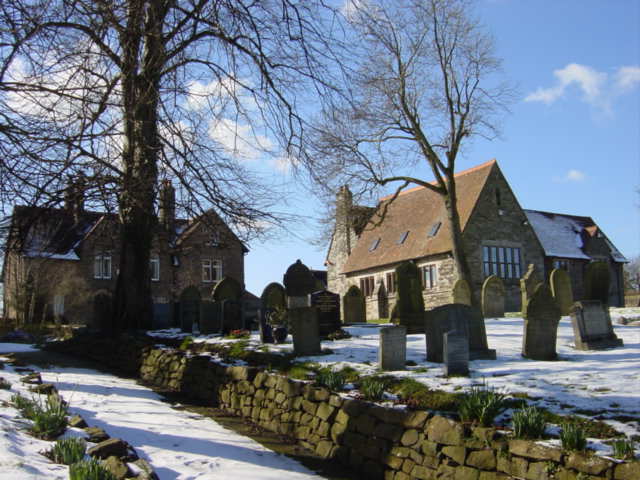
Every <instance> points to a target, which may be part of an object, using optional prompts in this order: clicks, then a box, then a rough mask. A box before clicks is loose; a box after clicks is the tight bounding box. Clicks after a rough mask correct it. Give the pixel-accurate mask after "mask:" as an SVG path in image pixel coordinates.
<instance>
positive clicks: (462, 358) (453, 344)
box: [443, 330, 469, 377]
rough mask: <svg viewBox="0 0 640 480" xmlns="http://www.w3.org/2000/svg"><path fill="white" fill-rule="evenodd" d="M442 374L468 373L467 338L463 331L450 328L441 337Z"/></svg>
mask: <svg viewBox="0 0 640 480" xmlns="http://www.w3.org/2000/svg"><path fill="white" fill-rule="evenodd" d="M443 357H444V374H445V376H447V377H450V376H452V375H464V376H468V375H469V339H468V338H467V337H466V336H465V334H464V332H459V331H457V330H452V331H450V332H446V333H445V334H444V337H443Z"/></svg>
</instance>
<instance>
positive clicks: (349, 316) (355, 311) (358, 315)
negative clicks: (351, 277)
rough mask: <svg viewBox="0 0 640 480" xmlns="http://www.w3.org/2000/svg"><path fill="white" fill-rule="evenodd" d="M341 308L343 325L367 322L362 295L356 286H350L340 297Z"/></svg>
mask: <svg viewBox="0 0 640 480" xmlns="http://www.w3.org/2000/svg"><path fill="white" fill-rule="evenodd" d="M342 306H343V317H344V321H345V323H364V322H366V321H367V315H366V306H365V300H364V295H362V291H361V290H360V289H359V288H358V287H357V286H356V285H351V286H350V287H349V289H348V290H347V293H345V295H344V297H342Z"/></svg>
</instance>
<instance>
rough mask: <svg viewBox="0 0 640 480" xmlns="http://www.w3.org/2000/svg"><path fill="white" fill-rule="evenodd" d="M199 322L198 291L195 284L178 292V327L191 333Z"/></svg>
mask: <svg viewBox="0 0 640 480" xmlns="http://www.w3.org/2000/svg"><path fill="white" fill-rule="evenodd" d="M199 322H200V292H199V291H198V289H197V288H196V287H195V286H193V285H192V286H190V287H187V288H185V289H184V290H183V291H182V293H181V294H180V329H181V330H182V331H183V332H187V333H191V332H192V331H193V327H194V325H197V324H198V323H199Z"/></svg>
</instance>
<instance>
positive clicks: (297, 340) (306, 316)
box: [289, 307, 321, 356]
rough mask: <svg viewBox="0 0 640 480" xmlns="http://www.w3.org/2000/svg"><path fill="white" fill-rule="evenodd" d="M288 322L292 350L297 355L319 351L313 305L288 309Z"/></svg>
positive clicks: (318, 332)
mask: <svg viewBox="0 0 640 480" xmlns="http://www.w3.org/2000/svg"><path fill="white" fill-rule="evenodd" d="M289 324H290V325H291V330H292V336H293V352H294V353H295V354H296V355H297V356H306V355H317V354H319V353H320V351H321V349H320V330H319V328H318V311H317V310H316V309H315V308H314V307H304V308H294V309H291V310H289Z"/></svg>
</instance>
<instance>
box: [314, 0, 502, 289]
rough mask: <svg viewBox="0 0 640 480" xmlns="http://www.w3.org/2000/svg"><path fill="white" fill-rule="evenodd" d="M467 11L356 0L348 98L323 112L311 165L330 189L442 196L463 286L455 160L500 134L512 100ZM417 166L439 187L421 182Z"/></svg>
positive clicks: (463, 4) (445, 5)
mask: <svg viewBox="0 0 640 480" xmlns="http://www.w3.org/2000/svg"><path fill="white" fill-rule="evenodd" d="M471 10H472V5H471V4H470V2H467V1H465V0H409V1H406V2H394V1H391V0H390V1H387V0H371V1H364V0H362V1H356V0H351V3H350V4H348V5H347V8H346V17H347V20H348V22H349V23H350V24H351V25H352V26H353V27H354V29H355V38H357V40H358V41H357V42H353V44H352V57H351V58H352V60H353V63H354V68H353V71H352V72H351V74H350V76H349V81H348V85H347V86H346V87H345V89H347V90H348V93H349V101H348V102H347V101H341V102H336V104H335V105H333V108H332V109H330V110H325V111H324V114H323V115H322V117H321V118H320V119H319V121H318V124H317V130H316V134H317V137H316V140H317V141H316V143H315V145H314V148H315V151H314V152H313V154H312V155H311V157H310V158H308V159H307V162H306V165H307V166H308V167H309V171H310V172H311V174H312V177H313V178H314V180H315V181H316V184H318V185H320V186H321V187H323V188H324V189H325V190H330V191H336V189H337V188H338V187H339V186H340V185H341V184H344V183H349V184H350V186H353V187H354V189H355V191H357V192H360V193H362V192H370V191H373V190H375V189H376V188H377V187H381V186H385V185H388V184H391V185H395V187H396V189H395V194H396V196H397V195H398V194H399V193H400V191H402V190H403V189H404V188H406V187H408V186H422V187H425V188H427V189H429V190H432V191H434V192H436V193H437V194H439V195H441V196H442V198H443V200H444V203H445V206H446V211H447V215H448V221H449V222H450V224H451V232H452V237H453V238H452V245H453V252H452V253H453V258H454V261H455V265H456V267H457V271H458V274H459V276H460V277H462V278H466V279H467V280H469V267H468V265H467V261H466V258H465V255H464V251H463V250H462V248H461V228H460V219H459V215H458V210H457V194H456V182H455V177H454V172H455V169H456V161H457V159H458V155H459V154H460V152H461V149H462V148H463V145H464V144H466V142H468V141H469V140H470V139H471V138H472V137H474V136H481V137H485V138H493V137H494V136H496V134H497V123H496V119H497V116H498V114H501V113H504V110H505V108H506V105H507V104H508V102H509V101H510V100H511V97H512V91H511V89H510V87H509V86H508V85H507V84H505V83H501V82H496V78H497V77H496V74H498V73H499V72H500V61H499V59H498V58H496V56H495V54H494V46H493V43H492V39H491V37H490V36H489V35H488V34H487V33H486V32H485V31H484V30H483V28H482V26H481V25H480V24H479V23H478V22H477V21H476V20H475V19H473V18H472V16H471V14H470V12H471ZM421 164H423V165H425V166H427V167H428V170H429V171H430V172H431V173H432V174H433V177H434V178H435V182H433V183H431V182H430V181H429V180H427V179H425V178H420V177H419V176H415V171H416V167H419V166H420V165H421ZM393 198H395V197H393Z"/></svg>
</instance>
